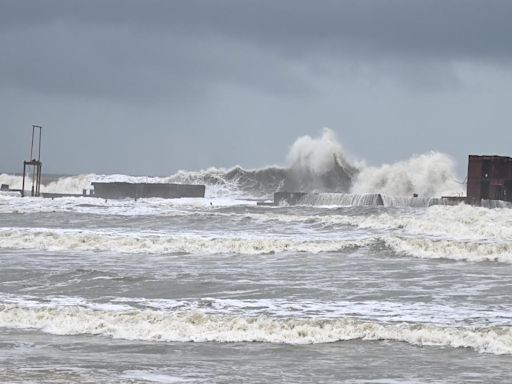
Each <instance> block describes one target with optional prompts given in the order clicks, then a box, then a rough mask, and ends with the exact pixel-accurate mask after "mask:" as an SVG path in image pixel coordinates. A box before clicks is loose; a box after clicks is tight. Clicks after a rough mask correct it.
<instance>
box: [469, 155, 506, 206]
mask: <svg viewBox="0 0 512 384" xmlns="http://www.w3.org/2000/svg"><path fill="white" fill-rule="evenodd" d="M467 197H468V200H469V202H470V203H472V204H474V203H479V202H480V201H481V200H482V199H483V200H502V201H508V202H512V158H511V157H506V156H477V155H469V161H468V184H467Z"/></svg>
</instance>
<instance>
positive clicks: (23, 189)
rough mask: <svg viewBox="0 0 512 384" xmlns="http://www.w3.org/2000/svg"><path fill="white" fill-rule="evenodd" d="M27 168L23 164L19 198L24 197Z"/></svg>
mask: <svg viewBox="0 0 512 384" xmlns="http://www.w3.org/2000/svg"><path fill="white" fill-rule="evenodd" d="M26 168H27V164H26V163H25V162H23V182H22V183H21V197H25V170H26Z"/></svg>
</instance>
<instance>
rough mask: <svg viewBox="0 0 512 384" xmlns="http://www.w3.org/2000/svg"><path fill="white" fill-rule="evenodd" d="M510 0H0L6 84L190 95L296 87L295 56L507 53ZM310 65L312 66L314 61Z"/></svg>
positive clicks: (300, 86)
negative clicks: (222, 87)
mask: <svg viewBox="0 0 512 384" xmlns="http://www.w3.org/2000/svg"><path fill="white" fill-rule="evenodd" d="M510 15H512V2H510V1H471V0H459V1H450V0H442V1H437V0H433V1H415V0H402V1H397V0H382V1H373V0H371V1H367V0H357V1H356V0H354V1H330V0H324V1H321V2H315V1H297V0H293V1H292V0H280V1H264V0H258V1H243V0H236V1H235V0H233V1H225V0H217V1H206V0H205V1H194V0H187V1H163V0H162V1H154V0H153V1H151V0H150V1H133V0H115V1H99V0H98V1H96V0H88V1H74V0H68V1H55V0H47V1H19V0H13V1H6V0H3V1H1V2H0V47H1V50H2V55H1V56H0V80H1V82H2V84H4V86H10V87H13V88H24V89H28V90H37V91H41V92H54V93H64V94H66V93H73V94H79V95H82V96H86V97H87V96H95V97H98V96H100V97H101V96H103V97H109V98H123V99H130V98H134V99H137V100H139V99H143V98H149V99H153V98H162V97H163V98H171V99H172V98H179V99H180V100H188V99H189V98H191V99H192V100H194V98H195V97H196V96H195V95H198V94H207V93H208V91H210V90H211V89H212V88H215V86H217V85H219V84H224V83H227V84H236V85H237V86H241V87H249V88H254V89H256V90H258V89H260V90H261V91H265V92H272V93H276V92H277V93H278V92H285V93H290V94H295V95H298V94H300V93H301V91H306V90H310V84H308V81H307V76H303V73H301V72H300V71H299V72H298V73H297V72H294V70H293V67H291V66H290V65H292V66H293V65H295V66H296V67H297V66H306V68H308V65H309V66H316V65H318V63H319V62H321V61H322V59H323V58H326V59H327V60H328V61H329V62H330V63H336V61H338V60H348V59H354V58H356V59H358V58H360V59H361V60H368V59H370V60H378V59H382V58H384V59H390V60H406V61H407V60H433V61H445V60H469V61H483V62H488V63H500V62H502V61H503V60H505V61H507V62H508V60H509V59H510V58H511V57H512V45H511V44H510V42H509V37H510V36H512V23H510V20H509V17H510ZM316 72H318V71H316Z"/></svg>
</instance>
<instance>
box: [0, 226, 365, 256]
mask: <svg viewBox="0 0 512 384" xmlns="http://www.w3.org/2000/svg"><path fill="white" fill-rule="evenodd" d="M368 243H369V241H368V240H364V239H362V240H299V239H293V238H290V239H286V238H242V237H238V238H236V237H235V238H233V237H231V238H230V237H204V236H191V235H190V236H183V235H181V236H172V235H166V234H151V233H149V234H143V233H140V232H139V233H109V232H100V231H86V230H61V229H59V230H53V229H44V228H1V229H0V248H3V249H5V248H7V249H34V250H45V251H85V252H87V251H89V252H107V251H113V252H120V253H157V254H175V253H194V254H219V253H228V254H231V253H237V254H266V253H282V252H309V253H318V252H336V251H341V250H343V249H348V248H357V247H360V246H362V245H366V244H368Z"/></svg>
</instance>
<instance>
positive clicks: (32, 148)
mask: <svg viewBox="0 0 512 384" xmlns="http://www.w3.org/2000/svg"><path fill="white" fill-rule="evenodd" d="M35 130H36V126H35V125H32V144H30V158H29V160H32V152H33V150H34V132H35Z"/></svg>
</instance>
